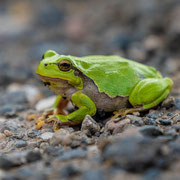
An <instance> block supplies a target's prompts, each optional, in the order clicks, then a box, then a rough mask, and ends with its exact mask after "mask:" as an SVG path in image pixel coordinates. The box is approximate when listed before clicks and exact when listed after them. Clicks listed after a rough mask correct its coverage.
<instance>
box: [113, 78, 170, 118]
mask: <svg viewBox="0 0 180 180" xmlns="http://www.w3.org/2000/svg"><path fill="white" fill-rule="evenodd" d="M172 85H173V82H172V80H171V79H169V78H159V79H158V78H148V79H144V80H142V81H140V82H139V83H138V84H137V85H136V87H135V88H134V89H133V91H132V92H131V94H130V96H129V102H130V103H131V105H132V106H133V107H134V108H130V109H124V110H123V109H122V110H120V111H118V112H117V113H115V116H113V118H116V117H118V116H124V115H126V114H129V113H132V112H138V111H144V110H147V109H150V108H152V107H155V106H157V105H158V104H159V103H160V102H162V101H163V100H164V99H165V98H166V97H167V96H168V94H169V92H170V90H171V87H172Z"/></svg>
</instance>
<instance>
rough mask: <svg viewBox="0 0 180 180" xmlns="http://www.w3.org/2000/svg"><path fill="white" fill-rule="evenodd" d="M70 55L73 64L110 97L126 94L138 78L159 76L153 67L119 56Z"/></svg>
mask: <svg viewBox="0 0 180 180" xmlns="http://www.w3.org/2000/svg"><path fill="white" fill-rule="evenodd" d="M70 57H71V59H72V63H73V65H74V66H75V67H76V68H77V69H79V70H80V71H81V72H82V73H84V74H85V75H86V76H87V77H89V78H91V79H92V80H93V81H94V83H95V84H96V85H97V87H98V88H99V91H100V92H104V93H106V94H108V95H109V96H111V97H115V96H128V95H129V94H130V93H131V91H132V89H133V88H134V87H135V85H136V84H137V83H138V82H139V81H140V80H142V79H144V78H153V77H156V78H160V77H161V75H160V73H159V72H158V71H156V70H155V69H154V68H152V67H149V66H146V65H143V64H140V63H137V62H134V61H131V60H127V59H124V58H122V57H120V56H85V57H74V56H70Z"/></svg>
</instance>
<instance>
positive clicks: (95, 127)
mask: <svg viewBox="0 0 180 180" xmlns="http://www.w3.org/2000/svg"><path fill="white" fill-rule="evenodd" d="M100 129H101V128H100V126H99V124H98V123H97V122H96V121H95V120H94V119H93V118H92V117H91V116H89V115H86V117H85V118H84V120H83V122H82V125H81V131H86V134H87V135H89V136H92V135H95V134H96V133H97V132H99V131H100Z"/></svg>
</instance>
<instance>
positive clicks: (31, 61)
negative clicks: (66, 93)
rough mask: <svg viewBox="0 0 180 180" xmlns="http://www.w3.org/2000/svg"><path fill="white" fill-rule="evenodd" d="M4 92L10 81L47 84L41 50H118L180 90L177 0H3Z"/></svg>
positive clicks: (0, 63)
mask: <svg viewBox="0 0 180 180" xmlns="http://www.w3.org/2000/svg"><path fill="white" fill-rule="evenodd" d="M0 25H1V26H0V95H3V94H4V92H5V91H6V90H7V88H8V87H9V86H10V85H11V84H12V83H18V84H31V85H34V86H36V87H38V86H39V87H40V88H42V91H44V94H45V95H49V93H50V92H49V91H48V90H47V88H43V87H42V86H41V84H40V83H39V80H38V78H37V77H36V75H35V69H36V67H37V65H38V63H39V61H40V60H41V57H42V54H43V53H44V52H45V51H46V50H48V49H52V50H55V51H57V52H58V53H60V54H70V55H74V56H84V55H91V54H102V55H110V54H118V55H121V56H123V57H126V58H130V59H133V60H136V61H138V62H142V63H145V64H148V65H152V66H154V67H156V68H157V69H158V70H160V71H161V72H162V73H163V75H165V76H170V77H171V78H172V79H173V80H174V82H175V85H174V88H173V91H172V94H173V95H174V96H175V97H177V96H180V95H179V92H180V91H179V90H180V3H179V0H158V1H157V0H98V1H96V0H86V1H85V0H68V1H67V0H51V1H48V0H38V1H37V0H31V1H26V0H13V1H12V0H1V1H0Z"/></svg>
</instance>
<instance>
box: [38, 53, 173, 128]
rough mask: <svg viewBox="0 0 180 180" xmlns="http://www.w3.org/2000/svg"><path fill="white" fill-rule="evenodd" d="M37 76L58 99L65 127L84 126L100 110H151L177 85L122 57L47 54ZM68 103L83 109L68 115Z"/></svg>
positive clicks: (119, 112)
mask: <svg viewBox="0 0 180 180" xmlns="http://www.w3.org/2000/svg"><path fill="white" fill-rule="evenodd" d="M36 73H37V75H38V76H39V77H40V79H41V80H42V81H43V82H44V84H45V85H47V86H48V87H49V88H50V89H51V90H52V91H54V92H55V93H56V94H57V95H58V96H57V99H56V102H55V104H54V109H56V111H55V113H54V115H53V117H54V118H56V120H59V122H60V123H61V124H62V125H75V124H78V123H81V122H82V120H83V119H84V117H85V116H86V115H87V114H88V115H91V116H93V115H95V114H96V111H97V109H99V110H104V111H105V112H114V111H116V113H117V114H116V115H115V116H119V115H122V114H124V115H125V114H127V113H132V112H134V111H142V110H146V109H150V108H152V107H154V106H157V105H158V104H159V103H160V102H162V101H163V100H164V99H165V98H166V97H167V96H168V94H169V92H170V90H171V87H172V84H173V82H172V80H171V79H170V78H168V77H165V78H162V76H161V74H160V73H159V72H158V71H157V70H156V69H154V68H153V67H150V66H146V65H143V64H140V63H138V62H135V61H132V60H129V59H125V58H122V57H120V56H101V55H97V56H95V55H93V56H85V57H75V56H71V55H60V54H58V53H56V52H55V51H53V50H48V51H46V52H45V53H44V55H43V58H42V60H41V62H40V64H39V66H38V67H37V70H36ZM68 101H71V102H72V103H73V104H74V105H75V106H77V107H78V108H79V109H77V110H75V111H74V112H72V113H70V114H65V113H64V112H63V109H64V108H65V107H66V105H67V102H68ZM51 118H52V116H51Z"/></svg>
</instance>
